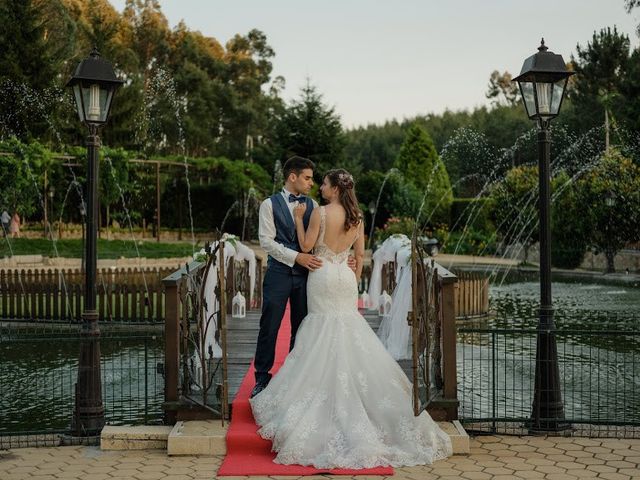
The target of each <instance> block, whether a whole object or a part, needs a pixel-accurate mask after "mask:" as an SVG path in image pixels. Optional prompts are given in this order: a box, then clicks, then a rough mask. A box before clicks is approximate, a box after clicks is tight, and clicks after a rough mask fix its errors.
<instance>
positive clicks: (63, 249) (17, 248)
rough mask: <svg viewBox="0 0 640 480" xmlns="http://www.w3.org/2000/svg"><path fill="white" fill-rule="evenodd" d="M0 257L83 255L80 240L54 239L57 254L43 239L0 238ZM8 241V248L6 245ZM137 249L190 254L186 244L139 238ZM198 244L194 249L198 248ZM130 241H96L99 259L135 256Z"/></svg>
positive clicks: (154, 254)
mask: <svg viewBox="0 0 640 480" xmlns="http://www.w3.org/2000/svg"><path fill="white" fill-rule="evenodd" d="M0 241H1V243H0V257H9V256H11V253H12V251H13V255H43V256H47V257H56V256H60V257H66V258H82V240H80V239H68V240H65V239H62V240H58V241H56V242H55V245H56V248H57V250H58V255H56V253H55V250H54V244H53V242H52V241H51V240H46V239H44V238H13V239H11V238H10V239H5V238H0ZM9 244H10V245H11V248H9ZM137 247H138V251H139V252H140V256H141V257H147V258H173V257H186V256H189V255H191V254H192V253H193V252H192V248H191V244H189V243H157V242H156V241H155V240H150V241H138V245H137ZM200 248H201V247H200V246H199V245H198V246H197V247H196V248H195V250H196V251H199V250H200ZM138 251H136V245H134V242H133V240H104V239H99V240H98V258H104V259H107V258H120V257H126V258H135V257H137V256H138Z"/></svg>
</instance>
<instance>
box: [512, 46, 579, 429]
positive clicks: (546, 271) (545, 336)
mask: <svg viewBox="0 0 640 480" xmlns="http://www.w3.org/2000/svg"><path fill="white" fill-rule="evenodd" d="M573 73H574V72H570V71H568V70H567V67H566V65H565V63H564V60H563V59H562V56H561V55H557V54H555V53H553V52H549V51H548V49H547V47H546V46H545V44H544V38H543V39H542V42H541V44H540V46H539V47H538V53H536V54H535V55H532V56H530V57H529V58H527V59H526V60H525V61H524V64H523V65H522V70H521V72H520V75H519V76H517V77H516V78H514V81H516V82H518V85H519V87H520V93H521V94H522V99H523V101H524V106H525V108H526V110H527V115H528V116H529V118H530V119H532V120H537V121H538V125H539V127H540V130H539V132H538V164H539V165H538V182H539V188H540V201H539V215H540V310H539V319H538V332H537V348H536V377H535V392H534V399H533V405H532V413H531V425H530V430H531V431H534V432H535V431H540V432H549V431H559V430H563V429H566V428H568V426H569V425H568V424H567V423H566V422H565V421H564V406H563V403H562V393H561V391H560V369H559V367H558V349H557V346H556V335H555V329H556V327H555V324H554V321H553V304H552V301H551V227H550V211H551V206H550V204H551V201H550V197H551V195H550V176H551V172H550V159H549V157H550V155H551V135H550V133H549V122H550V121H551V119H553V118H554V117H556V116H557V115H558V113H559V112H560V106H561V105H562V99H563V97H564V91H565V88H566V86H567V81H568V79H569V77H570V76H571V75H573Z"/></svg>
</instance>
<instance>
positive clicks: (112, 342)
mask: <svg viewBox="0 0 640 480" xmlns="http://www.w3.org/2000/svg"><path fill="white" fill-rule="evenodd" d="M80 341H81V336H80V335H79V334H78V333H72V332H70V331H65V332H60V333H59V334H58V335H25V334H21V335H19V336H16V335H2V336H0V449H4V448H17V447H33V446H45V445H47V446H52V445H60V444H61V443H64V441H65V440H64V438H65V437H67V438H68V439H69V438H71V437H70V436H69V435H70V433H71V429H70V424H71V417H72V413H73V408H74V389H75V382H76V380H77V372H78V352H79V350H80ZM162 343H163V342H162V334H160V335H150V334H136V335H112V336H111V335H103V336H102V337H101V338H100V346H101V351H102V356H101V373H102V394H103V403H104V409H105V420H106V423H107V424H108V425H123V424H134V425H135V424H158V423H162V416H163V411H162V402H163V400H164V380H163V378H162V375H161V373H160V372H159V369H158V364H159V363H161V362H162V359H163V351H162ZM69 441H79V439H77V438H76V439H75V440H73V439H71V440H69ZM93 441H94V442H95V441H97V439H93Z"/></svg>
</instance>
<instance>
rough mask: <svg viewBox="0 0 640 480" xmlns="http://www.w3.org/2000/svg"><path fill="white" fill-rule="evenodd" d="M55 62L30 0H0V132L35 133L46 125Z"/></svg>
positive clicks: (31, 134) (20, 135) (25, 135)
mask: <svg viewBox="0 0 640 480" xmlns="http://www.w3.org/2000/svg"><path fill="white" fill-rule="evenodd" d="M56 67H57V66H56V65H55V64H54V62H53V58H52V57H51V55H50V52H49V45H48V43H47V41H46V39H45V35H44V27H43V22H42V18H41V16H40V11H39V9H38V7H37V5H36V3H35V2H34V1H32V0H1V1H0V135H1V136H7V135H15V136H17V137H21V138H29V137H38V136H40V135H42V134H43V133H44V132H45V131H46V129H47V121H46V117H47V115H49V109H50V106H51V103H53V101H52V99H51V98H49V97H50V96H51V92H50V91H48V90H49V89H50V87H52V86H53V84H54V79H55V78H56V73H58V72H57V70H56Z"/></svg>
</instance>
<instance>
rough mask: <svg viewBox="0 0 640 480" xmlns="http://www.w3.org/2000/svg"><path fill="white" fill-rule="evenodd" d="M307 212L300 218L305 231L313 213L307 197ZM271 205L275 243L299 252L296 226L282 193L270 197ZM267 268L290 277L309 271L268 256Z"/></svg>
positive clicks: (310, 201)
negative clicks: (287, 274) (290, 275)
mask: <svg viewBox="0 0 640 480" xmlns="http://www.w3.org/2000/svg"><path fill="white" fill-rule="evenodd" d="M306 204H307V211H306V212H305V213H304V217H303V218H302V224H303V225H304V228H305V230H306V229H307V228H308V227H309V219H310V218H311V212H312V211H313V201H312V200H311V199H310V198H309V197H307V199H306ZM271 205H272V206H273V221H274V223H275V226H276V238H275V241H276V242H278V243H280V244H282V245H284V246H285V247H287V248H290V249H291V250H295V251H296V252H299V251H300V244H299V243H298V235H297V234H296V225H295V223H294V222H293V217H292V216H291V213H290V212H289V206H288V205H287V202H286V201H285V199H284V197H283V196H282V193H280V192H278V193H276V194H274V195H272V196H271ZM267 268H270V269H272V270H274V271H277V272H282V273H290V274H292V275H306V274H307V273H309V271H308V270H307V269H306V268H304V267H303V266H301V265H298V264H297V263H296V264H295V265H294V266H293V267H289V266H288V265H285V264H284V263H281V262H279V261H277V260H276V259H275V258H273V257H271V256H269V260H268V261H267Z"/></svg>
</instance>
